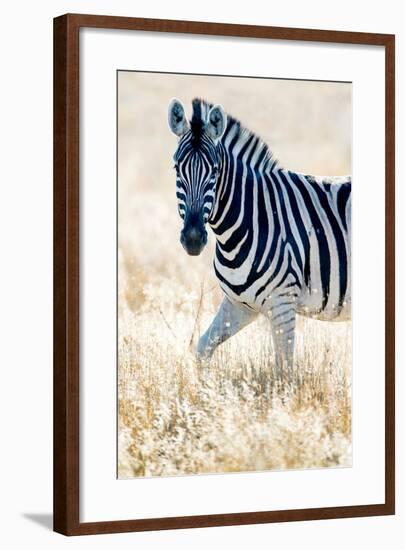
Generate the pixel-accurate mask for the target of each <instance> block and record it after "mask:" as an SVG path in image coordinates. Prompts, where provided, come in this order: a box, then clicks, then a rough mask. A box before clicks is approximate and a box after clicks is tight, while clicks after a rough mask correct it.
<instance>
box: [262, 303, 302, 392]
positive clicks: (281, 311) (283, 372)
mask: <svg viewBox="0 0 405 550" xmlns="http://www.w3.org/2000/svg"><path fill="white" fill-rule="evenodd" d="M269 317H270V322H271V331H272V337H273V345H274V348H275V354H276V373H277V378H278V379H279V380H281V381H287V382H289V383H291V382H292V375H293V365H294V343H295V320H296V309H295V305H294V304H291V303H287V304H286V303H285V301H284V302H283V301H282V300H275V301H274V303H273V304H272V307H271V309H270V311H269Z"/></svg>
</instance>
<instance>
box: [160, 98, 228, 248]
mask: <svg viewBox="0 0 405 550" xmlns="http://www.w3.org/2000/svg"><path fill="white" fill-rule="evenodd" d="M168 115H169V127H170V129H171V131H172V132H173V133H174V134H175V135H176V136H177V137H178V138H179V142H178V146H177V149H176V152H175V153H174V156H173V159H174V168H175V170H176V195H177V201H178V211H179V214H180V217H181V218H182V220H183V221H184V224H183V228H182V230H181V233H180V242H181V244H182V245H183V248H184V249H185V250H186V252H187V253H188V254H190V255H191V256H198V255H199V254H200V253H201V251H202V250H203V248H204V246H205V245H206V244H207V230H206V229H205V225H206V223H207V221H208V220H209V217H210V215H211V212H212V209H213V206H214V200H215V189H216V185H217V180H218V176H219V174H220V168H221V166H220V163H221V157H220V150H219V147H220V146H219V140H220V139H221V137H222V135H223V133H224V131H225V127H226V115H225V113H224V110H223V109H222V107H221V106H220V105H213V106H210V105H208V104H207V103H205V102H203V101H202V100H200V99H194V100H193V115H192V118H191V120H190V121H188V120H187V118H186V115H185V112H184V108H183V105H182V104H181V103H180V101H179V100H178V99H173V100H172V101H171V102H170V105H169V112H168Z"/></svg>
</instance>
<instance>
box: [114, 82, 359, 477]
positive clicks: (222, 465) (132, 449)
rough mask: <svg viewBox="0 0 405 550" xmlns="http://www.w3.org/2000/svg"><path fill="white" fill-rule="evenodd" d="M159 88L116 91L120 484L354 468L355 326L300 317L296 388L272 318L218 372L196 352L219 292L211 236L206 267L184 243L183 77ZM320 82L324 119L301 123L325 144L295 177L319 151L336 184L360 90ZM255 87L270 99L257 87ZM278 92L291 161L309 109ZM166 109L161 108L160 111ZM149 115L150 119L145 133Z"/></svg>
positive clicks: (305, 153)
mask: <svg viewBox="0 0 405 550" xmlns="http://www.w3.org/2000/svg"><path fill="white" fill-rule="evenodd" d="M147 77H149V78H147ZM160 78H161V79H160V80H159V78H157V77H156V76H155V77H153V78H151V77H150V75H146V76H145V75H136V74H135V73H132V74H131V75H123V76H122V79H121V81H120V87H119V91H120V104H119V105H120V111H119V115H120V126H119V132H120V134H119V139H120V142H119V220H118V221H119V247H120V248H119V302H118V308H119V370H118V383H119V385H118V398H119V434H118V438H119V453H118V465H119V468H118V471H119V477H121V478H127V477H134V476H161V475H182V474H196V473H210V472H221V473H222V472H238V471H252V470H267V469H291V468H319V467H337V466H350V464H351V325H350V324H348V323H341V324H340V323H336V324H333V323H326V322H319V321H311V320H305V319H300V320H299V322H298V326H297V343H296V371H295V375H294V383H293V384H292V386H291V387H288V388H285V387H284V388H283V387H279V386H277V385H275V383H274V376H273V374H274V373H273V365H274V355H273V348H272V343H271V339H270V327H269V324H268V321H267V320H266V319H264V318H262V319H259V320H257V321H255V322H254V323H253V324H252V325H250V326H249V327H247V328H246V329H245V330H244V331H242V332H241V333H240V334H238V335H236V336H235V337H233V338H232V339H230V340H229V341H228V342H226V343H225V344H224V345H223V346H221V347H220V348H218V350H217V351H216V352H215V354H214V357H213V360H212V362H211V363H210V365H209V367H208V368H203V367H201V366H199V365H198V364H197V363H196V362H195V360H194V358H193V355H192V353H191V351H190V348H191V347H192V345H193V344H194V343H195V342H196V340H197V338H198V336H199V334H200V333H201V332H203V331H204V330H205V328H206V327H207V326H208V324H209V322H210V321H211V319H212V317H213V315H214V313H215V311H216V309H217V307H218V305H219V303H220V301H221V298H222V295H221V291H220V290H219V288H218V284H217V282H216V280H215V277H214V274H213V268H212V263H211V262H212V256H213V238H212V235H210V242H209V246H208V249H207V250H206V251H204V253H203V254H202V255H201V256H200V257H198V258H190V257H188V256H187V255H186V253H185V252H184V251H183V250H182V248H181V246H180V244H179V240H178V239H179V229H180V220H179V219H178V216H177V212H176V201H175V196H174V176H173V174H172V173H171V171H170V168H171V163H172V161H171V155H172V154H173V151H174V147H175V140H174V139H172V138H171V137H170V135H168V131H167V126H166V118H165V109H166V106H167V103H168V101H169V100H170V97H172V96H173V95H180V96H181V93H179V92H177V93H176V91H175V90H176V88H178V87H179V77H177V78H173V79H171V80H170V78H171V77H167V76H165V77H160ZM183 78H187V77H183ZM222 80H223V85H222V87H221V85H220V83H218V82H219V81H217V83H216V86H215V94H216V97H217V95H219V96H221V94H222V96H224V97H219V98H218V100H219V101H221V102H222V103H223V104H224V106H227V104H226V98H228V99H229V101H231V102H232V101H233V103H234V108H233V111H232V109H230V111H231V112H233V114H236V115H238V116H239V117H240V118H241V119H242V120H244V118H245V117H244V114H243V113H239V112H238V111H237V110H235V109H236V105H240V106H241V108H243V109H245V110H246V109H248V111H249V109H251V111H250V114H251V118H252V117H253V116H254V105H253V106H252V104H251V103H249V104H247V103H246V102H244V101H243V97H244V96H245V95H246V93H247V86H248V85H247V84H246V81H244V83H243V85H241V86H239V87H238V84H237V83H236V82H235V80H234V81H233V82H232V86H234V87H233V88H232V90H229V89H228V88H226V87H227V86H228V87H229V85H230V84H229V82H228V80H229V79H228V80H226V79H225V80H224V79H222ZM207 82H208V81H207V79H205V80H204V81H203V80H201V79H200V80H199V78H198V77H194V80H192V79H190V80H189V81H188V86H187V90H188V93H189V94H190V95H194V94H196V95H199V94H198V93H196V92H197V89H201V86H202V85H204V86H205V87H206V88H207V87H209V86H208V84H209V82H208V83H207ZM310 84H311V83H309V84H308V83H306V84H305V87H306V88H305V89H306V90H307V92H305V93H307V95H305V93H304V95H303V97H305V98H306V100H307V101H310V100H311V98H312V100H313V102H314V107H313V109H318V110H319V113H317V117H316V119H315V120H314V112H313V110H312V111H310V110H308V109H306V110H304V112H309V119H308V120H304V121H301V119H300V124H306V123H310V124H312V126H313V131H311V133H310V135H311V136H312V139H313V138H314V136H318V138H319V140H320V144H319V146H317V145H316V144H310V146H309V149H305V148H304V146H302V147H300V148H298V147H297V148H296V150H297V151H298V152H297V155H296V166H295V167H296V168H297V169H299V168H300V166H299V164H300V161H301V159H304V158H305V162H307V163H308V164H310V163H311V152H312V155H313V156H312V161H313V162H314V165H316V169H314V170H313V171H312V172H313V173H325V174H326V173H329V172H332V169H328V167H330V166H333V167H334V169H333V172H334V173H335V174H339V173H349V172H350V155H349V156H348V155H347V151H349V152H350V143H349V144H348V143H347V139H348V138H347V136H349V135H350V131H347V127H346V126H347V124H344V123H343V121H344V120H350V118H349V117H348V115H347V112H350V93H349V94H348V91H347V88H343V87H341V86H340V87H339V85H336V86H335V87H333V86H331V85H325V86H323V87H322V86H321V85H318V86H317V87H316V86H314V87H313V88H311V89H310V90H308V88H310ZM252 86H253V88H254V90H255V91H256V92H258V93H259V92H260V90H258V87H257V84H255V83H254V82H253V84H252ZM280 86H281V88H280V90H279V93H278V94H277V85H276V83H275V82H274V81H272V82H271V93H272V95H271V98H272V101H271V102H270V103H271V104H272V105H273V109H275V111H277V107H278V110H279V111H280V113H278V116H279V120H282V121H283V122H284V123H285V132H284V133H283V131H282V130H279V132H278V134H277V135H276V137H277V140H276V141H277V148H278V151H277V154H278V156H279V157H280V159H281V160H282V161H283V158H284V155H283V152H284V151H285V152H288V154H289V155H292V156H293V151H294V147H292V146H291V140H290V136H291V135H296V134H297V130H296V128H294V126H293V121H294V120H295V117H294V112H295V111H294V109H295V110H296V112H299V117H301V118H302V117H303V112H302V110H301V109H300V105H301V106H302V101H301V103H297V101H296V100H295V99H294V98H296V96H297V94H298V95H299V93H298V92H297V90H296V87H293V86H291V85H289V83H287V84H286V83H285V82H284V83H282V84H280ZM262 88H263V89H262V92H263V94H265V93H266V88H265V86H264V85H263V86H262ZM180 89H185V88H184V87H183V88H182V87H181V86H180ZM238 90H240V96H238V93H239V92H238ZM289 90H290V91H289ZM231 92H232V93H231ZM288 94H290V95H288ZM291 94H293V96H291ZM201 95H204V94H203V93H202V94H201ZM181 97H183V96H181ZM216 97H215V98H213V94H212V93H211V94H210V99H215V100H216ZM263 97H264V96H263ZM328 98H329V100H328ZM277 101H279V102H280V101H281V102H282V104H284V105H285V109H284V111H283V110H282V108H281V107H280V106H278V105H277ZM331 102H332V103H331ZM331 104H332V106H333V109H332V111H331ZM156 105H159V106H162V109H161V111H162V112H160V111H159V112H158V113H157V114H156V111H155V108H156ZM274 105H276V107H274ZM322 105H323V107H322ZM320 106H321V107H320ZM287 107H288V111H287ZM322 109H323V111H322ZM339 109H340V110H339ZM346 111H347V112H346ZM331 112H333V113H335V114H336V117H337V118H338V124H336V120H333V117H331ZM287 114H288V116H287ZM149 115H150V116H149ZM245 116H247V117H249V116H250V115H249V113H248V112H247V113H246V115H245ZM148 117H149V118H148ZM345 117H346V118H345ZM262 118H263V117H262ZM141 119H142V120H145V119H147V120H148V121H149V122H148V125H147V128H145V125H142V124H139V121H140V120H141ZM308 121H309V122H308ZM320 121H327V124H326V127H322V128H321V129H320V128H319V125H320ZM260 122H261V118H260V116H259V117H257V118H256V119H254V120H253V121H252V124H251V126H252V125H253V127H254V126H255V124H256V125H257V129H258V131H259V133H261V135H263V136H265V137H266V128H267V127H263V128H262V129H261V128H260V127H259V126H260ZM334 124H335V127H336V128H338V131H339V132H340V134H339V135H340V137H341V139H340V140H339V139H338V138H337V137H336V134H334V133H333V125H334ZM328 125H329V126H328ZM276 127H278V128H280V125H279V126H276ZM349 130H350V129H349ZM156 135H159V136H162V139H159V140H157V139H155V137H156ZM332 135H333V139H332V138H331V140H329V141H328V136H332ZM333 140H335V141H336V140H337V141H338V142H339V143H338V146H335V145H336V143H335V141H333ZM300 143H303V144H305V140H303V139H302V140H301V141H300ZM314 151H318V152H319V151H324V152H325V151H326V152H327V151H329V154H330V155H331V156H332V157H333V162H328V158H327V154H326V152H325V155H324V156H323V157H322V156H321V157H320V158H319V157H317V158H315V157H314ZM336 151H340V153H341V154H340V155H339V154H337V153H336ZM315 156H316V155H315ZM148 159H149V160H148ZM316 163H318V164H316ZM152 164H153V171H152V170H150V166H151V165H152ZM308 171H309V170H308ZM151 174H154V177H153V178H152V177H151ZM190 344H191V346H190Z"/></svg>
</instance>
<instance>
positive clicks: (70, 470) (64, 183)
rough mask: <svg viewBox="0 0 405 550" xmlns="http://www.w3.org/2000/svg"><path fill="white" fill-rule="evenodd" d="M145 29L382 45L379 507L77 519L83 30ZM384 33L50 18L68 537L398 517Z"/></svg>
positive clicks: (57, 442)
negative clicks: (381, 481) (383, 221)
mask: <svg viewBox="0 0 405 550" xmlns="http://www.w3.org/2000/svg"><path fill="white" fill-rule="evenodd" d="M81 27H97V28H108V29H127V30H144V31H156V32H173V33H191V34H205V35H221V36H235V37H257V38H270V39H283V40H300V41H317V42H331V43H347V44H366V45H379V46H384V47H385V67H386V68H385V71H386V72H385V94H386V107H385V109H386V111H385V132H386V135H385V140H386V141H385V143H386V153H385V155H386V158H385V160H386V172H385V178H386V179H385V192H386V227H385V230H386V242H385V246H386V265H385V276H386V289H385V300H386V301H385V311H386V334H385V361H386V364H385V503H384V504H374V505H361V506H342V507H331V508H313V509H299V510H283V511H271V512H251V513H238V514H234V513H233V514H220V515H204V516H186V517H171V518H156V519H137V520H126V521H104V522H97V523H80V519H79V475H80V473H79V345H80V342H79V230H80V228H79V29H80V28H81ZM394 58H395V37H394V36H393V35H387V34H370V33H356V32H341V31H326V30H312V29H311V30H309V29H291V28H281V27H263V26H252V25H233V24H232V25H231V24H222V23H201V22H188V21H170V20H156V19H138V18H127V17H108V16H97V15H76V14H72V15H71V14H69V15H63V16H61V17H57V18H56V19H55V20H54V530H55V531H57V532H59V533H63V534H65V535H84V534H96V533H116V532H128V531H147V530H158V529H182V528H191V527H210V526H219V525H241V524H252V523H270V522H286V521H303V520H313V519H330V518H348V517H358V516H377V515H389V514H394V513H395V425H394V422H395V402H394V399H395V372H394V345H395V342H394V338H395V319H394V300H395V288H394V272H395V252H394V200H395V199H394V161H395V158H394V155H395V122H394V121H395V117H394V109H395V104H394V67H395V60H394Z"/></svg>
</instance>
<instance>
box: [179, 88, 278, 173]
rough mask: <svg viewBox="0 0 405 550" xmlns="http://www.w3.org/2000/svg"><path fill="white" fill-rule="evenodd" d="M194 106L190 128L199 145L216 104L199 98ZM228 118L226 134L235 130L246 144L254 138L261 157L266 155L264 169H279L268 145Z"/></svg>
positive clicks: (232, 118)
mask: <svg viewBox="0 0 405 550" xmlns="http://www.w3.org/2000/svg"><path fill="white" fill-rule="evenodd" d="M192 106H193V113H192V117H191V120H190V126H191V131H192V134H193V140H194V143H195V144H196V145H198V144H199V142H200V139H201V136H202V134H203V132H204V128H205V125H206V123H207V121H208V113H209V111H210V109H211V108H212V107H213V106H214V104H213V103H209V102H208V101H205V100H204V99H201V98H198V97H197V98H194V99H193V101H192ZM226 116H227V122H226V131H225V133H228V132H229V131H230V130H231V129H233V132H234V133H233V135H234V136H235V137H237V139H238V140H240V141H242V142H246V141H248V140H249V139H250V138H254V139H255V140H256V144H255V147H256V151H257V152H258V153H259V155H260V154H261V153H264V157H263V167H264V168H265V169H269V170H272V169H273V168H276V167H279V164H278V160H277V159H276V158H274V156H273V153H272V152H271V151H270V149H269V147H268V145H267V144H266V143H265V142H264V141H263V140H262V139H261V138H260V137H259V136H258V135H257V134H255V133H254V132H252V131H251V130H248V129H247V128H246V127H245V126H243V125H242V123H241V122H240V121H239V120H238V119H237V118H235V117H233V116H231V115H229V114H228V113H227V114H226Z"/></svg>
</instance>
